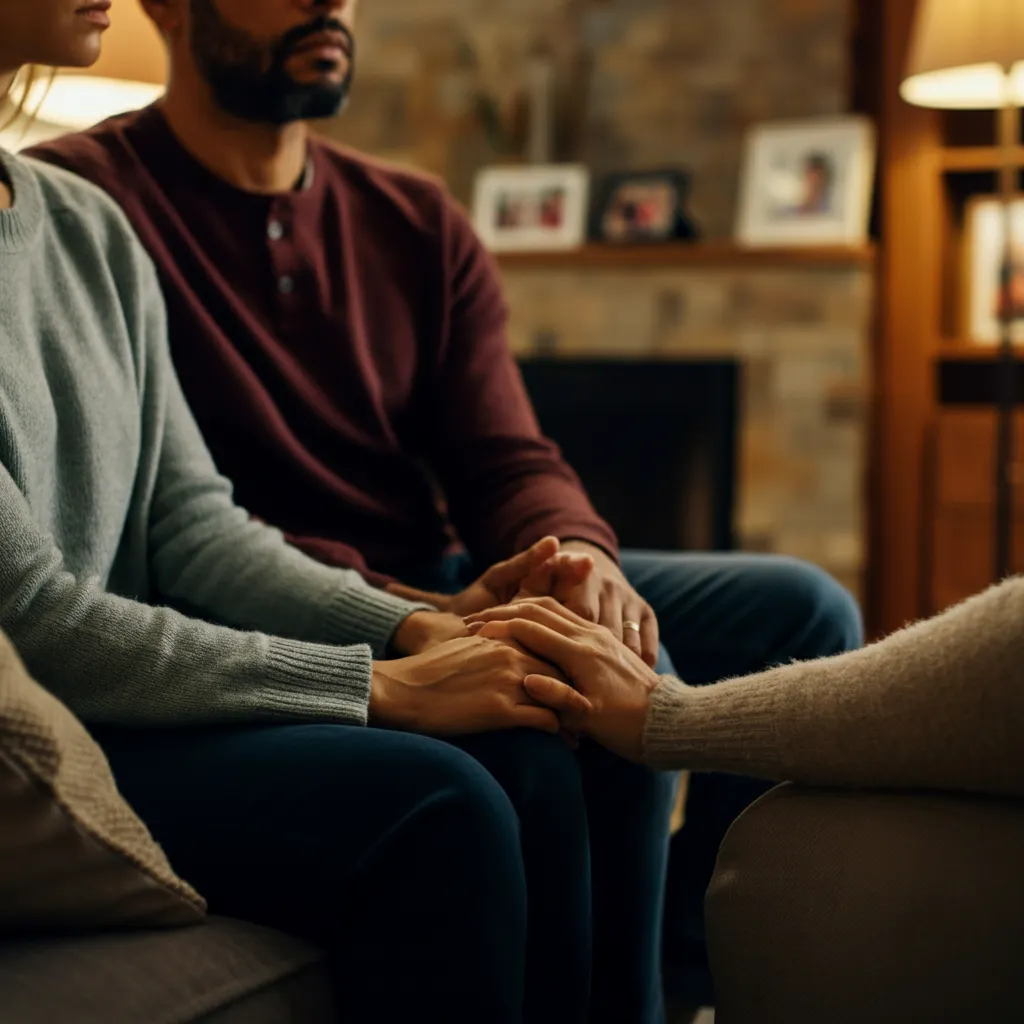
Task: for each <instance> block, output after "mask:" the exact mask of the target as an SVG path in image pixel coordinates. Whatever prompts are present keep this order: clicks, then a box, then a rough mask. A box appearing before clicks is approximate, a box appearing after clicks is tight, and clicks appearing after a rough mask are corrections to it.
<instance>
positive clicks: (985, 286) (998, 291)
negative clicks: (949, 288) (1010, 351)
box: [964, 196, 1024, 344]
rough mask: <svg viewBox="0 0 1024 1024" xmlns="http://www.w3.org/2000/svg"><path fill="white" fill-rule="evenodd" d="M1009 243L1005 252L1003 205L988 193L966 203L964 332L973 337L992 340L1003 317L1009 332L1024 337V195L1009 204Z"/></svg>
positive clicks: (997, 335)
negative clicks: (1010, 241) (965, 324)
mask: <svg viewBox="0 0 1024 1024" xmlns="http://www.w3.org/2000/svg"><path fill="white" fill-rule="evenodd" d="M1012 222H1013V236H1012V237H1013V245H1012V249H1011V253H1010V259H1009V260H1007V252H1006V211H1005V210H1004V208H1003V205H1002V203H1001V202H1000V201H999V200H998V199H996V198H994V197H991V196H984V197H980V198H977V199H974V200H973V201H972V202H971V203H969V204H968V208H967V236H968V237H967V267H966V273H965V274H964V280H965V282H966V285H967V295H966V299H965V302H964V307H965V309H966V311H967V326H966V333H967V336H968V337H969V338H970V340H971V341H974V342H977V343H980V344H995V343H996V342H998V341H999V339H1000V337H1001V335H1002V323H1003V321H1004V319H1006V318H1007V317H1008V318H1009V319H1010V320H1012V321H1014V325H1013V334H1014V338H1015V339H1016V340H1018V341H1022V340H1024V201H1017V202H1015V203H1014V204H1013V209H1012Z"/></svg>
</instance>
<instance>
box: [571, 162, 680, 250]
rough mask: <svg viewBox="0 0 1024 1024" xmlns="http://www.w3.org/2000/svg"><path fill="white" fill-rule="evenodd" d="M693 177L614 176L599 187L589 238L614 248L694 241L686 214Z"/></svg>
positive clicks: (670, 173)
mask: <svg viewBox="0 0 1024 1024" xmlns="http://www.w3.org/2000/svg"><path fill="white" fill-rule="evenodd" d="M689 192H690V175H689V174H688V173H687V172H686V171H683V170H678V169H666V170H658V171H645V172H635V173H623V174H612V175H609V176H608V177H606V178H605V179H604V180H603V181H602V182H601V185H600V189H599V195H598V200H597V202H596V203H595V204H594V208H593V213H592V216H591V225H590V237H591V238H593V239H595V240H597V241H601V242H609V243H613V244H618V245H622V244H626V245H629V244H638V243H650V242H673V241H687V242H692V241H695V240H696V239H697V238H698V237H699V232H698V230H697V226H696V224H694V222H693V220H691V218H690V217H689V215H688V214H687V212H686V199H687V197H688V196H689Z"/></svg>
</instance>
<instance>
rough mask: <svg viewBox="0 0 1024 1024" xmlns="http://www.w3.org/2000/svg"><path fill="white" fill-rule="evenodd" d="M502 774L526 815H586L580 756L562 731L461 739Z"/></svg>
mask: <svg viewBox="0 0 1024 1024" xmlns="http://www.w3.org/2000/svg"><path fill="white" fill-rule="evenodd" d="M459 746H460V747H461V748H462V749H463V750H465V751H466V752H467V754H469V755H472V757H473V758H474V759H475V760H476V761H478V762H479V763H480V764H481V765H483V766H484V768H486V769H487V771H488V772H489V773H490V774H491V775H492V776H493V778H494V779H496V780H497V782H498V784H500V786H501V788H502V790H504V792H505V793H506V794H507V795H508V798H509V799H510V800H511V802H512V805H513V806H514V808H515V810H516V812H517V813H518V814H519V816H520V818H521V819H524V820H526V819H529V818H532V817H535V816H537V815H547V816H551V815H552V814H554V815H557V816H559V817H561V818H562V820H563V821H566V822H568V821H569V820H571V817H572V815H574V814H578V815H579V817H580V819H581V820H582V818H583V815H584V809H583V806H584V805H583V786H582V781H581V778H580V769H579V765H578V763H577V760H576V757H575V755H574V754H573V752H572V751H571V750H570V749H569V747H568V746H567V745H566V743H565V742H564V740H562V739H561V738H560V737H558V736H551V735H548V734H547V733H542V732H536V731H533V730H530V729H516V730H510V731H507V732H496V733H488V734H486V735H483V736H472V737H468V738H466V739H464V740H460V741H459Z"/></svg>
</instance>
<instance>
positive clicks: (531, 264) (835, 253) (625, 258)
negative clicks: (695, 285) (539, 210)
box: [497, 242, 876, 270]
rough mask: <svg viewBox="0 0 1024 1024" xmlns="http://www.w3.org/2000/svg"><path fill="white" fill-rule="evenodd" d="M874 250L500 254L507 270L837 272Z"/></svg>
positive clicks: (703, 245) (712, 247) (693, 248)
mask: <svg viewBox="0 0 1024 1024" xmlns="http://www.w3.org/2000/svg"><path fill="white" fill-rule="evenodd" d="M875 255H876V253H875V247H874V246H873V245H858V246H845V245H841V246H792V247H771V248H749V247H745V246H741V245H736V244H735V243H733V242H700V243H697V244H693V245H681V244H677V243H673V244H669V245H596V244H595V245H587V246H584V247H583V248H581V249H570V250H562V251H553V252H515V253H501V254H499V255H498V257H497V259H498V262H499V264H500V265H501V266H502V268H504V269H506V270H532V269H565V270H584V269H595V270H631V269H636V270H648V269H664V268H671V267H702V268H703V267H723V268H730V267H740V268H742V267H768V268H772V267H808V268H813V267H816V266H819V267H835V266H858V265H871V264H873V263H874V261H875Z"/></svg>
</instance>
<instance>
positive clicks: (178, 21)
mask: <svg viewBox="0 0 1024 1024" xmlns="http://www.w3.org/2000/svg"><path fill="white" fill-rule="evenodd" d="M137 2H138V3H140V4H141V5H142V9H143V10H144V11H145V12H146V16H147V17H148V18H149V20H150V21H152V22H153V24H154V25H156V27H157V29H158V30H159V32H160V34H161V35H162V36H163V37H164V39H166V40H168V41H170V40H172V39H174V37H175V36H177V35H178V34H180V32H181V30H182V29H183V28H184V26H185V24H186V17H187V11H188V0H137Z"/></svg>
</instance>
